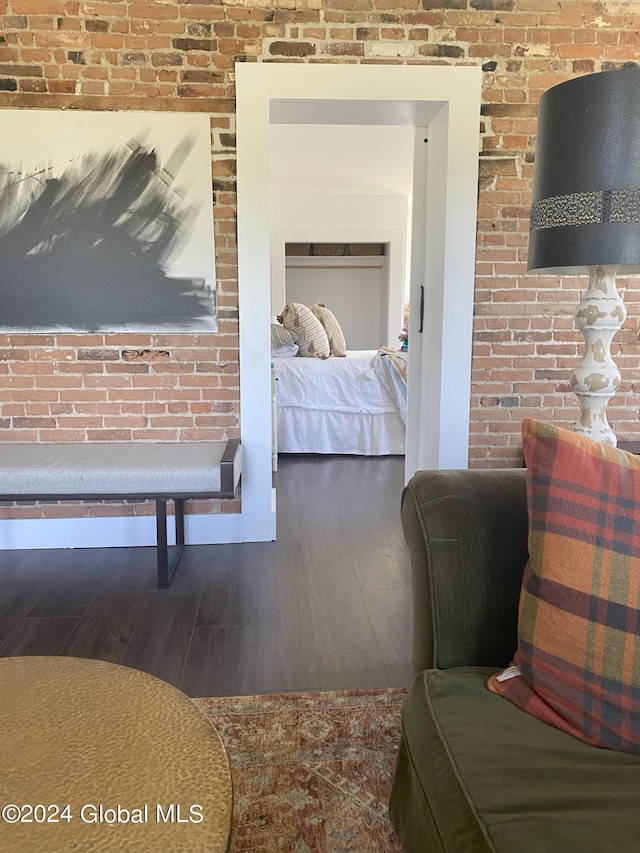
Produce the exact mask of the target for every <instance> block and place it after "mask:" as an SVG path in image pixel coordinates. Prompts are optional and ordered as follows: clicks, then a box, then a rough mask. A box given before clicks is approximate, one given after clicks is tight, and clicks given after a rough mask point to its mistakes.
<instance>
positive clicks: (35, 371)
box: [0, 0, 640, 513]
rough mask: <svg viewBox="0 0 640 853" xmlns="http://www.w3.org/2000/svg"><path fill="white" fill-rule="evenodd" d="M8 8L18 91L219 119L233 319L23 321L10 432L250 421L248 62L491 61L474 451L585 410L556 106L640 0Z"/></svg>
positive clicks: (6, 25)
mask: <svg viewBox="0 0 640 853" xmlns="http://www.w3.org/2000/svg"><path fill="white" fill-rule="evenodd" d="M0 16H1V17H2V30H1V34H0V107H14V108H15V107H20V108H51V109H62V108H65V109H106V110H113V109H154V110H172V111H175V110H184V111H202V112H205V113H208V114H209V115H210V117H211V127H212V145H213V182H214V196H215V208H214V220H215V239H216V257H217V274H218V288H219V298H218V304H219V315H220V333H219V334H215V335H161V336H160V335H153V336H149V335H86V336H82V335H80V336H73V335H68V334H65V335H57V336H51V335H44V336H41V335H11V336H5V337H4V338H2V339H0V394H1V397H0V440H14V439H16V440H29V441H31V440H36V441H48V440H52V439H53V438H55V439H56V440H60V439H61V438H64V437H65V436H66V437H69V438H70V439H74V440H95V439H105V438H106V439H109V438H116V439H117V438H125V437H126V438H129V437H132V438H135V439H139V440H142V441H148V440H154V439H163V440H171V441H173V440H181V439H186V438H193V439H205V438H219V437H223V436H235V435H237V434H238V415H239V412H238V406H239V402H238V401H239V371H238V338H237V332H238V329H237V257H236V244H235V213H236V196H235V136H234V130H235V128H234V111H235V103H234V94H235V92H234V73H233V70H234V63H235V62H236V61H249V62H256V61H258V62H261V61H264V62H278V61H287V62H292V61H293V62H347V63H391V64H393V63H411V64H415V63H435V64H440V65H449V64H472V65H480V66H481V67H482V69H483V71H484V75H483V81H484V85H483V96H482V100H483V108H482V117H481V122H480V131H481V134H480V136H481V141H480V142H479V145H480V146H481V152H480V187H479V200H478V248H477V268H476V297H475V329H474V335H475V337H474V350H473V353H474V357H473V379H472V389H471V390H472V404H471V408H472V410H471V446H470V459H471V464H472V465H474V466H481V467H494V466H500V465H517V464H519V463H520V458H521V456H520V454H521V451H520V437H519V433H520V422H521V420H522V418H523V417H524V416H525V415H534V416H544V417H548V418H552V419H554V420H557V421H565V422H570V421H572V420H574V419H575V418H576V415H577V403H576V401H575V398H574V396H573V394H572V393H571V392H570V389H569V386H568V376H569V372H570V368H571V367H572V366H573V365H575V363H576V361H577V360H578V358H579V354H580V350H581V342H582V338H581V336H580V335H579V334H578V333H577V332H576V331H575V330H574V326H573V320H572V314H573V310H574V307H575V305H576V303H577V300H578V298H579V291H580V290H581V289H582V288H583V287H584V284H585V282H584V280H583V279H574V278H565V279H558V278H555V277H547V276H537V275H527V273H526V253H527V236H528V218H529V204H530V197H531V177H532V173H533V152H534V149H535V132H536V114H537V102H538V99H539V97H540V95H541V93H542V92H543V91H545V90H546V89H547V88H549V87H550V86H552V85H555V84H556V83H559V82H562V81H563V80H566V79H569V78H571V77H574V76H576V75H579V74H584V73H589V72H593V71H599V70H604V69H607V68H612V67H617V66H620V65H621V64H623V63H625V62H636V61H639V60H640V34H639V31H640V4H638V3H635V2H624V0H621V2H608V0H598V2H594V0H280V2H279V1H278V0H276V2H272V0H251V1H250V0H227V2H225V0H215V2H209V0H203V2H200V3H198V2H154V1H153V0H147V1H146V2H124V1H123V2H118V1H117V0H112V2H77V1H76V0H74V2H65V0H0ZM0 120H1V112H0ZM620 284H621V290H622V291H623V292H624V298H625V302H626V304H627V308H628V319H627V321H626V323H625V326H624V328H623V329H622V331H621V332H620V333H619V334H618V335H617V337H616V339H615V341H614V351H615V352H614V355H615V357H616V360H617V361H618V364H619V366H620V367H621V369H622V374H623V383H622V388H621V391H620V393H619V394H618V395H617V397H616V398H615V399H614V401H613V402H612V404H611V405H610V409H609V411H610V415H611V421H612V423H613V425H614V428H615V429H616V431H617V432H618V435H619V436H620V437H623V438H638V437H640V435H639V432H640V430H639V428H638V417H637V411H638V402H639V395H640V383H639V382H638V380H637V373H636V371H637V365H638V362H639V359H640V345H639V343H638V318H639V315H640V306H639V305H638V303H639V300H640V296H639V295H638V288H637V283H636V281H634V280H633V279H626V278H623V279H622V280H621V282H620ZM226 508H229V506H228V505H227V507H226ZM54 509H56V508H52V510H51V511H54ZM71 509H72V511H73V508H71ZM75 511H76V512H77V513H80V512H84V510H80V509H79V508H75ZM89 511H92V510H91V509H90V510H89ZM95 511H111V510H95Z"/></svg>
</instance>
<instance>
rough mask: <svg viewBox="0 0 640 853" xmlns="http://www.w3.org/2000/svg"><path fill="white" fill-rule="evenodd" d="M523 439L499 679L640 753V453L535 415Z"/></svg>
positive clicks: (498, 686) (567, 721)
mask: <svg viewBox="0 0 640 853" xmlns="http://www.w3.org/2000/svg"><path fill="white" fill-rule="evenodd" d="M523 446H524V454H525V460H526V463H527V498H528V506H529V557H530V559H529V562H528V564H527V567H526V569H525V573H524V578H523V582H522V592H521V596H520V608H519V615H518V649H517V651H516V654H515V658H514V665H513V666H512V667H510V668H509V669H507V670H505V671H504V672H503V673H500V674H499V675H497V676H494V677H493V678H492V679H490V683H489V688H490V689H491V690H493V691H494V692H496V693H500V694H502V695H503V696H505V697H506V698H507V699H510V700H511V701H512V702H513V703H514V704H515V705H517V706H518V707H520V708H522V709H523V710H525V711H528V712H529V713H531V714H533V715H534V716H536V717H539V718H540V719H541V720H544V721H545V722H547V723H550V724H551V725H553V726H556V727H557V728H559V729H562V730H563V731H565V732H568V733H569V734H571V735H574V736H575V737H577V738H579V739H580V740H583V741H586V742H587V743H590V744H594V745H596V746H602V747H608V748H609V749H618V750H623V751H626V752H636V753H640V459H639V458H638V457H635V456H632V455H631V454H628V453H625V452H624V451H622V450H617V449H615V448H613V447H610V446H607V445H602V444H598V443H596V442H595V441H592V440H591V439H589V438H586V437H584V436H581V435H579V434H577V433H574V432H570V431H569V430H564V429H559V428H558V427H555V426H553V425H552V424H548V423H543V422H540V421H534V420H526V421H525V422H524V424H523Z"/></svg>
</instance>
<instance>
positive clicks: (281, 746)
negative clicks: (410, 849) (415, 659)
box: [193, 689, 406, 853]
mask: <svg viewBox="0 0 640 853" xmlns="http://www.w3.org/2000/svg"><path fill="white" fill-rule="evenodd" d="M405 693H406V691H405V690H398V689H389V690H350V691H335V692H331V693H289V694H287V693H284V694H277V695H271V696H244V697H242V696H241V697H235V698H214V699H194V700H193V701H194V702H195V704H196V705H197V706H198V707H199V708H201V709H202V710H203V711H204V712H205V714H206V715H207V716H208V717H209V718H210V719H211V721H212V723H213V724H214V726H215V727H216V730H217V731H218V732H219V734H220V737H221V738H222V740H223V742H224V744H225V747H226V749H227V754H228V756H229V763H230V765H231V775H232V779H233V790H234V808H233V823H232V827H231V844H230V848H229V850H230V853H346V851H353V853H401V847H400V843H399V841H398V839H397V836H396V834H395V832H394V831H393V828H392V826H391V824H390V822H389V818H388V814H387V803H388V800H389V793H390V790H391V778H392V775H393V770H394V766H395V757H396V751H397V749H398V744H399V742H400V716H399V715H400V707H401V705H402V702H403V700H404V697H405Z"/></svg>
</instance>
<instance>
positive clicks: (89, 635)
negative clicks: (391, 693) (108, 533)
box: [0, 456, 411, 696]
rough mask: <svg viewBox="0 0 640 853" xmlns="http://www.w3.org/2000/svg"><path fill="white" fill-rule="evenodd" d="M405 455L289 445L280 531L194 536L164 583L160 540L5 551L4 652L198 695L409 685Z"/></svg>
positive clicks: (0, 612)
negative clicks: (159, 577)
mask: <svg viewBox="0 0 640 853" xmlns="http://www.w3.org/2000/svg"><path fill="white" fill-rule="evenodd" d="M403 464H404V460H403V459H402V458H400V457H381V458H369V459H366V458H359V457H314V456H291V457H284V458H281V460H280V465H279V471H278V474H277V506H278V511H277V512H278V539H277V541H276V542H262V543H243V544H240V545H206V546H204V545H203V546H191V547H187V548H186V549H185V552H184V554H183V557H182V561H181V563H180V567H179V570H178V574H177V576H176V578H175V579H174V581H173V583H172V585H171V587H170V588H169V589H168V590H158V589H156V588H155V562H154V561H155V552H154V550H153V549H152V548H113V549H77V550H60V551H41V550H38V551H4V552H0V655H2V656H7V655H31V654H45V655H75V656H78V657H89V658H100V659H103V660H108V661H113V662H119V663H122V664H125V665H127V666H132V667H136V668H138V669H142V670H145V671H146V672H150V673H152V674H154V675H156V676H158V677H160V678H162V679H164V680H166V681H168V682H170V683H172V684H174V685H176V686H177V687H180V689H181V690H183V691H184V692H185V693H187V694H188V695H190V696H233V695H247V694H252V693H269V692H280V691H296V690H339V689H356V688H370V687H388V686H403V685H408V683H409V680H410V658H411V595H410V588H409V587H410V572H409V561H408V555H407V551H406V546H405V544H404V540H403V538H402V532H401V528H400V518H399V507H400V494H401V490H402V482H403Z"/></svg>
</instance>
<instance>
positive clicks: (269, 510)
mask: <svg viewBox="0 0 640 853" xmlns="http://www.w3.org/2000/svg"><path fill="white" fill-rule="evenodd" d="M480 84H481V70H480V69H479V68H477V67H470V66H446V67H445V66H428V65H427V66H401V65H397V66H383V65H343V64H336V65H304V64H298V63H296V64H287V63H277V64H270V63H239V64H237V65H236V98H237V100H236V104H237V106H236V122H237V127H236V135H237V191H238V287H239V309H240V406H241V421H240V434H241V439H242V445H243V471H242V522H241V528H242V539H243V541H266V540H269V539H272V538H274V537H275V493H274V490H273V487H272V470H271V462H272V458H271V453H272V448H271V382H270V365H271V359H270V336H269V321H270V316H271V306H270V301H271V285H270V263H271V259H270V248H271V233H270V232H271V222H270V211H269V147H268V146H269V125H270V122H271V121H272V120H277V121H285V122H286V121H287V118H286V116H287V115H288V114H290V115H291V116H292V117H291V118H290V119H289V120H290V121H291V122H292V123H294V122H296V123H301V119H300V116H301V115H306V116H307V117H308V118H307V121H311V122H312V123H318V122H319V121H320V120H322V116H324V117H325V118H324V120H325V121H327V122H328V123H332V124H340V123H350V122H353V123H356V124H367V123H369V124H374V125H375V124H391V125H400V124H410V125H414V126H415V127H416V128H418V129H419V130H417V131H416V134H417V141H416V149H417V150H416V162H417V168H416V172H417V173H420V172H421V170H422V174H423V176H424V177H425V182H424V187H425V188H426V198H425V199H424V200H423V201H422V202H421V204H422V205H423V206H424V210H423V211H422V212H421V213H419V212H416V211H415V198H414V221H413V235H412V247H413V251H412V264H411V307H412V310H411V329H410V342H411V343H410V352H411V356H410V367H409V399H408V417H409V420H408V424H407V456H406V460H407V461H406V474H407V476H410V475H411V474H412V473H413V472H414V471H415V470H417V469H418V468H425V467H430V468H466V467H467V462H468V445H469V395H470V380H471V344H472V319H473V282H474V267H475V225H476V206H477V175H478V144H479V120H480ZM274 116H276V117H275V118H274ZM283 116H284V118H283ZM424 133H426V134H427V135H426V136H422V137H421V138H418V136H419V135H420V134H424ZM427 137H428V139H429V142H428V144H425V143H424V142H423V141H422V140H423V139H424V138H427ZM420 143H421V144H422V145H424V148H423V149H421V150H420V149H419V144H420ZM422 152H424V153H422ZM421 158H422V159H421ZM427 176H428V183H427V182H426V177H427ZM418 189H419V188H418ZM416 229H417V230H416ZM416 247H417V248H416ZM421 285H424V287H425V305H426V308H425V325H424V331H425V334H423V335H419V334H418V332H417V319H418V318H417V300H418V298H419V295H418V294H419V288H420V286H421Z"/></svg>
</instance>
